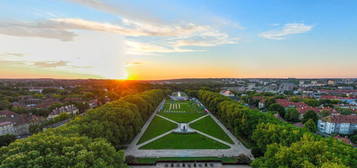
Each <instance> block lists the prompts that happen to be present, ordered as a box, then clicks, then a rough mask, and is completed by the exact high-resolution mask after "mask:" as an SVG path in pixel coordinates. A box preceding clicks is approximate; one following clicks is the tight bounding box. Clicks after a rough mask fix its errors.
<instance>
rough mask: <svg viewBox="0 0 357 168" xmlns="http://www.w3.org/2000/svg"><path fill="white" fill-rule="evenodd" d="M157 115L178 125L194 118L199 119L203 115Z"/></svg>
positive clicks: (163, 113)
mask: <svg viewBox="0 0 357 168" xmlns="http://www.w3.org/2000/svg"><path fill="white" fill-rule="evenodd" d="M159 115H162V116H164V117H166V118H169V119H171V120H174V121H176V122H179V123H188V122H190V121H192V120H194V119H196V118H199V117H201V116H203V115H205V114H204V113H165V112H161V113H159Z"/></svg>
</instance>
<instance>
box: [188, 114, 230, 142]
mask: <svg viewBox="0 0 357 168" xmlns="http://www.w3.org/2000/svg"><path fill="white" fill-rule="evenodd" d="M190 127H191V128H194V129H197V130H199V131H201V132H204V133H206V134H208V135H211V136H213V137H216V138H218V139H221V140H223V141H226V142H228V143H231V144H233V143H234V142H233V141H232V139H231V138H229V136H228V135H227V134H226V133H225V132H224V131H223V130H222V128H221V127H220V126H219V125H218V124H217V123H216V122H215V121H214V120H213V119H212V118H211V117H210V116H207V117H205V118H202V119H201V120H198V121H196V122H194V123H192V124H190Z"/></svg>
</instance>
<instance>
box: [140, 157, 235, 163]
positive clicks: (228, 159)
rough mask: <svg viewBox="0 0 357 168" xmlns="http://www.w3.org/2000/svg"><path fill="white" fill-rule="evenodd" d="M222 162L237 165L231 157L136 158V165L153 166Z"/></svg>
mask: <svg viewBox="0 0 357 168" xmlns="http://www.w3.org/2000/svg"><path fill="white" fill-rule="evenodd" d="M171 160H175V161H203V160H204V161H207V160H210V161H222V162H223V163H237V162H238V160H237V159H236V158H233V157H162V158H136V163H141V164H154V163H155V162H157V161H171Z"/></svg>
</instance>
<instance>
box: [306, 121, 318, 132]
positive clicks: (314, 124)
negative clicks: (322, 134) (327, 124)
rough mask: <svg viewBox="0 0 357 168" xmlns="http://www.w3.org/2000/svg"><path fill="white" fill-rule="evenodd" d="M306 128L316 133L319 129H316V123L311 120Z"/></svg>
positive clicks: (307, 122)
mask: <svg viewBox="0 0 357 168" xmlns="http://www.w3.org/2000/svg"><path fill="white" fill-rule="evenodd" d="M304 127H305V128H306V129H307V130H309V131H310V132H316V131H317V127H316V122H315V121H314V120H312V119H309V120H307V121H306V122H305V124H304Z"/></svg>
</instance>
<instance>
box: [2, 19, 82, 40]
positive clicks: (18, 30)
mask: <svg viewBox="0 0 357 168" xmlns="http://www.w3.org/2000/svg"><path fill="white" fill-rule="evenodd" d="M0 34H5V35H9V36H20V37H41V38H51V39H59V40H62V41H71V40H73V38H74V36H75V33H73V32H69V31H67V30H65V29H63V28H58V27H54V26H51V25H50V24H43V23H42V22H40V23H37V22H35V23H30V22H0Z"/></svg>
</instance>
